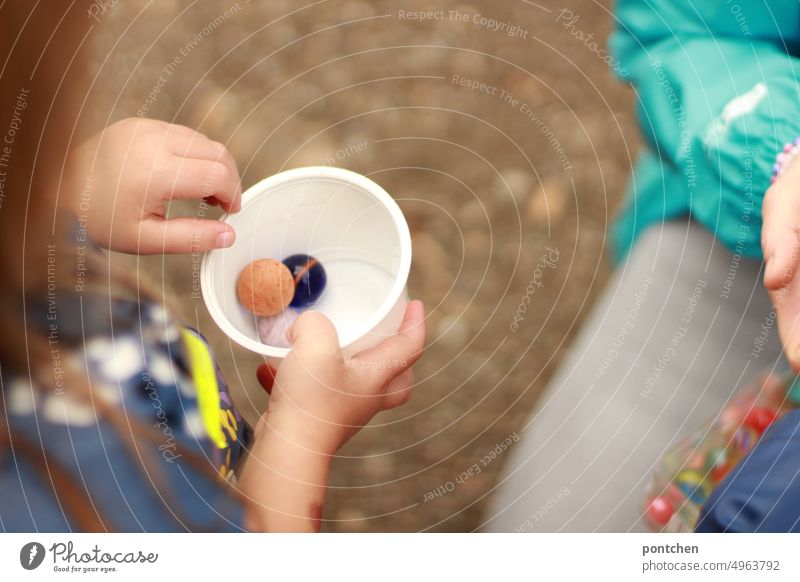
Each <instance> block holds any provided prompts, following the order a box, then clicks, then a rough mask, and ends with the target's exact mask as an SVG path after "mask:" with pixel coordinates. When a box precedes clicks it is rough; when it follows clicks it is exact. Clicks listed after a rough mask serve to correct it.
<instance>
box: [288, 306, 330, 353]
mask: <svg viewBox="0 0 800 582" xmlns="http://www.w3.org/2000/svg"><path fill="white" fill-rule="evenodd" d="M287 336H288V337H289V342H290V343H291V344H292V350H293V351H294V352H296V353H297V354H298V355H299V356H300V357H301V359H303V360H308V361H310V360H312V359H315V358H326V357H331V356H337V355H338V354H340V349H339V336H338V334H337V333H336V328H335V327H334V325H333V323H331V320H330V319H328V318H327V317H325V316H324V315H322V314H321V313H320V312H318V311H304V312H303V313H301V314H300V317H298V318H297V321H295V322H294V324H292V326H291V327H290V328H289V329H288V330H287Z"/></svg>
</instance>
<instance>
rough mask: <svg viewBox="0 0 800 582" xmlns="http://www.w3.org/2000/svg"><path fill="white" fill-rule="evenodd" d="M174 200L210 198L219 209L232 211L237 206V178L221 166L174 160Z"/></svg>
mask: <svg viewBox="0 0 800 582" xmlns="http://www.w3.org/2000/svg"><path fill="white" fill-rule="evenodd" d="M175 161H176V162H177V163H176V168H175V176H174V178H173V185H172V191H173V197H174V198H194V199H199V198H208V197H210V196H213V197H214V198H216V199H217V200H219V201H220V202H221V203H222V206H223V208H225V209H226V210H229V211H233V209H234V208H236V207H237V206H239V205H240V204H241V184H240V182H239V176H238V175H236V174H233V173H231V170H230V169H229V168H228V166H226V165H225V164H223V163H222V162H214V161H210V160H196V159H193V158H175Z"/></svg>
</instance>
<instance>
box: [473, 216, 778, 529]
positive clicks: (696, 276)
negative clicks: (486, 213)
mask: <svg viewBox="0 0 800 582" xmlns="http://www.w3.org/2000/svg"><path fill="white" fill-rule="evenodd" d="M780 353H781V346H780V341H779V338H778V330H777V323H775V321H774V314H771V304H770V301H769V297H768V296H767V293H766V291H765V290H764V288H763V287H762V285H761V263H760V262H756V261H751V260H745V259H740V258H739V257H738V256H734V255H731V254H730V253H729V252H728V251H727V250H726V249H725V248H724V247H722V246H721V245H720V243H719V242H718V241H716V240H715V239H714V237H713V236H712V235H711V234H710V233H708V232H707V231H706V230H705V229H703V228H702V227H701V226H699V225H697V224H694V223H692V222H690V221H676V222H670V223H667V224H664V225H660V226H658V227H655V228H651V229H650V230H649V231H648V232H646V233H645V234H644V235H643V236H642V239H641V240H640V241H639V242H638V243H637V245H636V247H635V248H634V250H633V252H632V254H631V256H630V257H629V258H628V260H627V261H626V262H625V263H623V264H621V265H620V266H619V268H618V269H617V272H616V274H615V276H614V277H613V278H612V280H611V282H610V284H609V286H608V289H607V290H606V291H605V292H604V294H603V296H602V297H601V298H600V299H599V301H598V303H597V305H596V306H595V307H594V309H593V312H592V314H591V315H590V317H589V318H588V319H587V321H586V322H585V324H584V327H583V329H582V332H581V333H580V335H579V336H578V337H577V338H576V340H575V343H574V345H573V346H572V347H571V349H570V352H569V354H568V356H567V357H566V359H565V361H564V362H563V364H562V366H561V368H560V369H559V370H558V371H557V372H556V374H555V376H554V377H553V379H552V382H551V385H550V387H549V389H548V390H547V391H546V392H545V393H544V394H543V395H542V397H541V399H540V401H539V406H538V409H537V410H536V411H535V413H534V414H533V416H532V417H531V418H530V419H529V421H528V423H527V424H526V426H525V429H524V433H521V436H522V438H521V440H520V441H519V442H518V443H517V444H516V445H515V446H514V448H513V449H512V451H511V452H510V453H509V457H508V459H507V462H506V465H505V468H504V474H503V475H502V477H501V480H500V482H499V483H498V485H497V489H496V490H495V492H494V496H493V499H492V501H491V503H490V507H489V510H488V513H487V514H486V516H485V526H484V529H485V530H487V531H496V532H501V531H539V532H554V531H569V532H587V531H606V532H620V531H645V526H644V524H643V522H642V520H641V513H642V504H643V500H644V495H645V493H644V490H645V487H646V486H647V484H648V482H649V479H650V477H651V475H652V472H653V469H654V468H655V466H656V464H657V463H658V461H659V459H660V457H661V456H662V455H663V454H664V453H665V452H666V451H667V450H668V449H669V448H670V447H671V446H673V445H674V444H675V443H676V442H677V441H678V440H679V439H680V438H681V437H682V436H684V435H686V434H687V432H689V431H691V430H693V429H694V428H697V427H698V426H699V425H700V424H702V423H703V422H704V421H706V420H708V419H710V418H712V417H714V416H715V415H716V414H717V413H718V412H719V411H720V409H721V408H722V407H723V406H724V405H725V403H726V401H727V400H728V398H729V397H730V396H731V394H732V393H733V392H734V391H735V389H736V388H737V387H741V386H743V385H744V384H746V383H747V382H748V381H750V380H751V379H752V378H753V377H754V376H755V375H756V374H757V373H758V372H759V371H761V370H763V369H764V368H767V367H770V366H772V365H773V364H774V363H775V361H776V360H777V359H778V358H779V356H780Z"/></svg>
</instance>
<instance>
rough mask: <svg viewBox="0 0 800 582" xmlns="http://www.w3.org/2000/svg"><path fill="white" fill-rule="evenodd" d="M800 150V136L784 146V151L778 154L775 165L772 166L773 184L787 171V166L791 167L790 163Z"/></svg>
mask: <svg viewBox="0 0 800 582" xmlns="http://www.w3.org/2000/svg"><path fill="white" fill-rule="evenodd" d="M798 152H800V137H798V138H797V139H795V140H794V141H793V142H789V143H787V144H786V145H785V146H783V151H782V152H781V153H779V154H778V157H777V158H776V160H775V165H774V166H772V180H771V183H772V184H774V183H775V181H776V180H777V179H778V178H780V177H781V174H783V172H785V171H786V168H787V167H789V164H790V163H791V161H792V160H793V159H794V158H795V156H797V153H798Z"/></svg>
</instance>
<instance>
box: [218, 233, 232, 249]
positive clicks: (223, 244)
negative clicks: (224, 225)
mask: <svg viewBox="0 0 800 582" xmlns="http://www.w3.org/2000/svg"><path fill="white" fill-rule="evenodd" d="M235 238H236V237H235V236H234V234H233V231H232V230H226V231H224V232H221V233H219V235H218V236H217V242H216V244H215V247H216V248H218V249H226V248H228V247H229V246H231V245H232V244H233V241H234V240H235Z"/></svg>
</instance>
